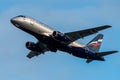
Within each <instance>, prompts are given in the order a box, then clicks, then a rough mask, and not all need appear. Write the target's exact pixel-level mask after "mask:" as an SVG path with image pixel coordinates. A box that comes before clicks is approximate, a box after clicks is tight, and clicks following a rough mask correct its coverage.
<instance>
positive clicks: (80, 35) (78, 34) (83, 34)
mask: <svg viewBox="0 0 120 80" xmlns="http://www.w3.org/2000/svg"><path fill="white" fill-rule="evenodd" d="M110 27H112V26H110V25H104V26H99V27H95V28H90V29H85V30H80V31H74V32H68V33H65V35H67V36H68V37H69V38H70V40H71V41H70V42H69V43H71V42H73V41H76V40H78V39H79V38H84V37H86V36H89V35H91V34H95V33H97V32H98V31H101V30H104V29H107V28H110Z"/></svg>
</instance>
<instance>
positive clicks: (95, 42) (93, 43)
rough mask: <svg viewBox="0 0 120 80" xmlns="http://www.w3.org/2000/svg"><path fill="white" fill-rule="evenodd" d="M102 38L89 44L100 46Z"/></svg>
mask: <svg viewBox="0 0 120 80" xmlns="http://www.w3.org/2000/svg"><path fill="white" fill-rule="evenodd" d="M101 42H102V39H98V41H93V42H91V43H90V44H89V46H94V47H99V46H101Z"/></svg>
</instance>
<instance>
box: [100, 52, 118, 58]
mask: <svg viewBox="0 0 120 80" xmlns="http://www.w3.org/2000/svg"><path fill="white" fill-rule="evenodd" d="M117 52H118V51H107V52H99V53H98V56H100V57H102V56H106V55H110V54H113V53H117Z"/></svg>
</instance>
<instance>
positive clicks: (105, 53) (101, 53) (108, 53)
mask: <svg viewBox="0 0 120 80" xmlns="http://www.w3.org/2000/svg"><path fill="white" fill-rule="evenodd" d="M117 52H118V51H107V52H99V53H97V55H98V56H99V57H101V59H103V60H100V61H104V58H103V56H106V55H110V54H113V53H117ZM92 61H93V59H87V60H86V63H90V62H92Z"/></svg>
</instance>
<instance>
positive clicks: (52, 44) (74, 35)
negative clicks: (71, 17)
mask: <svg viewBox="0 0 120 80" xmlns="http://www.w3.org/2000/svg"><path fill="white" fill-rule="evenodd" d="M10 21H11V23H12V24H13V25H14V26H16V27H17V28H19V29H21V30H23V31H25V32H27V33H29V34H31V35H32V36H34V37H35V38H36V39H37V40H38V42H36V43H34V42H30V41H28V42H26V44H25V46H26V48H27V49H29V50H30V52H29V54H28V55H27V57H28V58H32V57H34V56H38V55H40V54H44V53H45V52H47V51H51V52H57V51H58V50H59V51H63V52H67V53H69V54H70V55H73V56H76V57H79V58H83V59H87V60H86V63H90V62H92V61H93V60H98V61H105V59H104V56H106V55H109V54H113V53H117V52H118V51H107V52H99V49H100V46H101V43H102V39H103V34H98V35H97V36H96V37H95V38H94V39H93V40H91V41H90V42H89V43H88V44H87V45H83V44H80V43H78V42H76V40H78V39H80V38H84V37H86V36H89V35H92V34H95V33H98V32H99V31H101V30H104V29H107V28H110V27H112V26H110V25H104V26H99V27H95V28H89V29H85V30H79V31H73V32H67V33H62V32H60V31H57V30H55V29H52V28H50V27H49V26H48V25H46V24H44V23H42V22H40V21H37V20H35V19H33V18H31V17H28V16H24V15H19V16H16V17H13V18H12V19H11V20H10Z"/></svg>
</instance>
